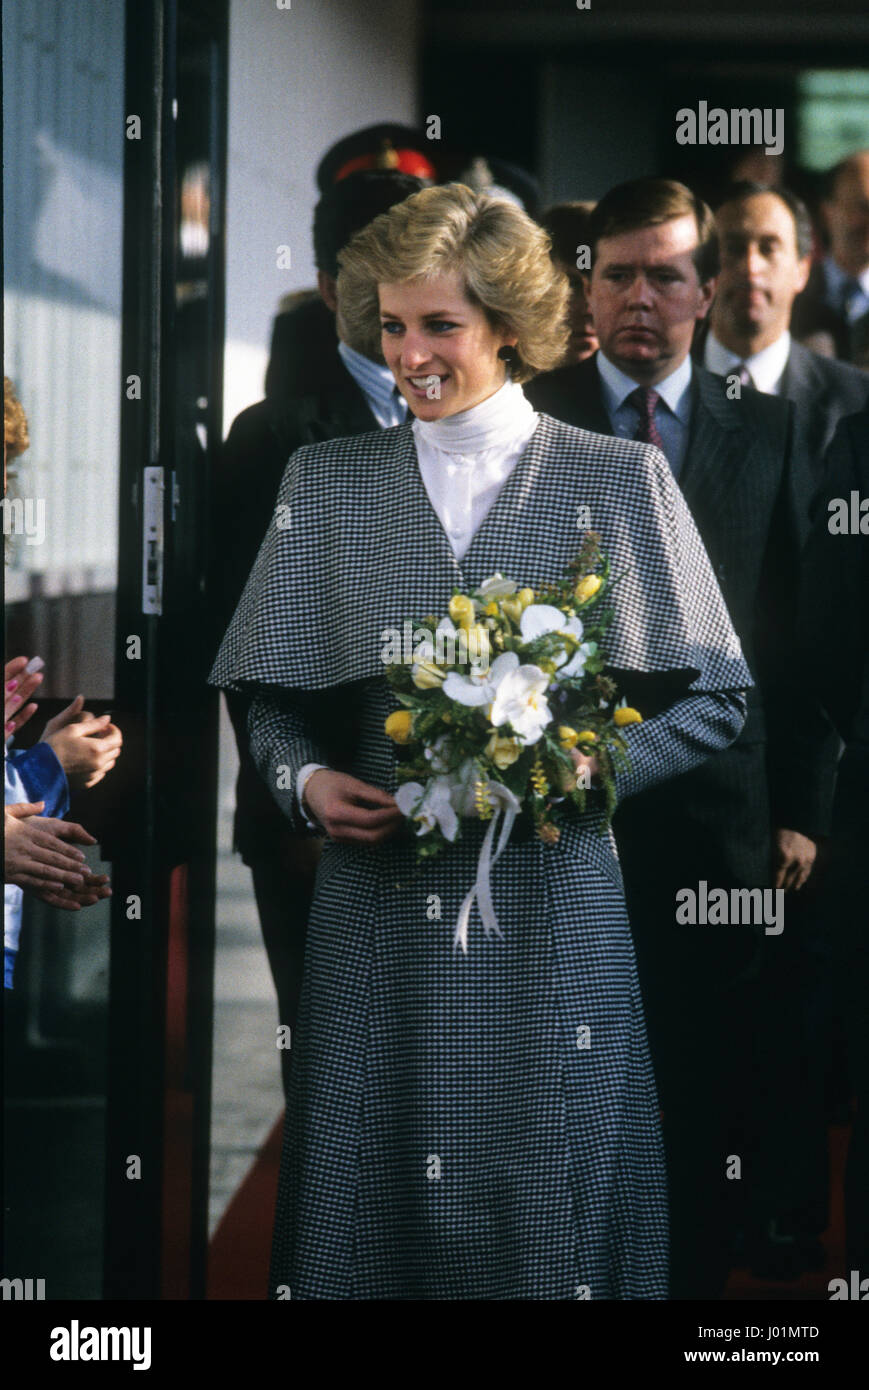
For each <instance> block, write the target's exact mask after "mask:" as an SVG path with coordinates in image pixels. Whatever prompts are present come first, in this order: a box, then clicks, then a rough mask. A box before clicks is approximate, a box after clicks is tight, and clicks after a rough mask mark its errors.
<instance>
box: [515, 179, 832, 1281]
mask: <svg viewBox="0 0 869 1390" xmlns="http://www.w3.org/2000/svg"><path fill="white" fill-rule="evenodd" d="M590 239H591V255H592V270H591V275H590V277H589V282H588V295H589V303H590V306H591V311H592V315H593V318H594V324H595V329H596V331H597V336H598V339H599V341H600V351H599V352H598V353H597V354H596V356H595V357H593V358H590V359H588V360H587V361H585V362H581V363H579V364H578V365H575V366H571V367H562V368H560V369H559V370H558V371H556V372H552V373H549V374H548V375H546V376H542V377H538V378H536V379H535V380H534V381H532V382H531V383H530V384H529V386H528V387H527V394H528V396H529V397H530V399H531V401H532V402H533V404H534V405H535V406H536V408H537V409H539V410H542V411H545V412H548V413H549V414H551V415H554V416H556V418H558V419H561V420H565V421H567V422H568V423H570V424H573V425H578V426H580V427H581V428H584V429H589V430H596V431H599V432H602V433H605V434H622V435H626V436H629V437H633V438H637V439H641V440H644V441H646V442H650V443H652V444H655V445H657V446H658V447H659V448H660V449H661V450H662V452H663V453H664V454H665V456H666V458H667V460H668V462H669V464H670V467H671V469H672V470H673V473H674V474H675V476H676V478H677V479H678V481H679V484H680V486H681V488H682V491H683V493H684V495H685V499H686V501H687V502H688V505H689V507H690V508H691V511H692V513H693V516H694V519H695V522H696V524H697V527H698V530H699V532H700V535H701V537H702V539H703V541H704V544H705V545H706V548H707V550H708V552H709V556H710V559H711V561H712V564H713V568H714V569H715V572H716V574H717V576H718V580H719V583H720V585H721V589H722V592H723V594H724V598H725V600H726V602H727V605H728V608H729V611H730V616H731V619H732V621H733V625H734V627H735V628H736V631H737V633H738V634H739V637H740V640H741V642H742V645H743V650H744V652H745V656H746V659H747V661H748V664H749V666H750V668H751V670H752V673H753V675H754V678H755V681H756V686H755V688H754V689H753V690H751V691H749V695H748V702H749V703H748V717H747V720H746V724H745V727H744V729H743V732H742V733H741V734H740V736H739V738H738V739H737V740H736V742H735V743H734V744H733V745H732V746H731V747H730V748H729V749H728V750H727V751H726V752H724V753H722V754H720V755H717V756H716V757H714V758H711V759H710V760H709V761H708V762H706V763H704V764H703V765H702V766H701V767H699V768H697V769H696V770H695V771H694V772H692V773H689V774H688V775H683V776H680V777H677V778H674V779H672V780H671V781H669V782H667V783H665V784H663V785H662V786H659V787H658V788H656V789H654V790H652V791H651V792H649V793H645V794H643V795H641V796H639V797H636V798H634V799H633V804H631V802H626V803H625V804H624V806H623V807H621V808H620V809H619V811H618V813H617V816H616V820H615V825H614V829H615V834H616V839H617V842H618V846H619V855H620V858H621V862H622V870H623V874H624V879H625V889H626V894H627V900H628V909H629V915H630V918H631V922H632V925H633V929H634V935H635V942H636V948H637V962H638V967H639V973H640V983H641V986H642V990H643V998H644V1005H645V1008H646V1016H647V1022H648V1027H649V1039H650V1044H651V1049H652V1058H653V1062H654V1064H655V1070H656V1076H657V1080H658V1087H659V1094H660V1098H661V1102H662V1106H663V1113H664V1137H665V1144H666V1146H667V1157H668V1170H669V1182H670V1203H671V1222H672V1235H671V1296H672V1297H674V1298H716V1297H718V1296H720V1294H721V1292H722V1291H723V1287H724V1283H725V1282H726V1276H727V1271H728V1268H729V1264H730V1257H731V1249H730V1242H731V1235H732V1230H731V1226H732V1224H733V1223H732V1219H731V1215H730V1213H729V1210H728V1208H729V1205H730V1204H732V1203H733V1202H734V1201H735V1200H736V1196H737V1193H738V1191H740V1190H745V1189H748V1190H749V1191H748V1192H747V1194H746V1195H747V1198H748V1200H749V1204H750V1188H751V1181H752V1176H753V1173H752V1168H751V1162H750V1155H749V1153H748V1151H747V1148H746V1145H745V1143H743V1142H741V1141H738V1140H737V1138H736V1130H737V1128H738V1125H739V1122H740V1120H741V1118H742V1116H743V1112H744V1102H745V1097H744V1095H743V1094H742V1092H743V1091H744V1090H745V1088H746V1086H747V1084H748V1079H749V1077H750V1071H749V1069H748V1060H747V1058H745V1057H743V1055H742V1054H743V1053H744V1052H745V1050H746V1044H747V1036H748V1034H749V1033H750V1030H751V1027H752V1023H753V1018H752V1008H751V1002H752V1001H751V991H750V987H749V986H748V984H747V983H746V979H747V976H748V975H750V974H751V973H752V971H753V970H755V969H756V966H757V957H758V954H759V953H758V949H757V947H758V937H759V933H758V930H757V926H756V925H754V926H752V925H746V923H745V922H744V921H741V922H740V921H737V922H731V923H729V924H728V925H727V926H713V925H711V924H709V925H700V924H698V925H695V926H686V925H680V924H679V923H678V921H677V917H676V911H675V902H676V894H677V893H678V892H679V891H680V889H683V890H684V889H685V888H693V890H694V891H695V892H699V891H703V889H701V888H700V885H701V884H703V888H704V889H705V888H706V887H707V886H708V888H709V889H711V888H712V887H713V886H714V887H716V888H722V889H724V890H725V892H728V890H734V889H735V890H739V889H751V888H760V889H764V888H766V889H770V890H771V889H773V888H775V889H781V890H797V889H799V888H800V887H801V886H802V885H803V883H805V882H806V880H807V878H808V876H809V874H810V873H811V870H812V865H813V862H814V858H815V852H816V845H815V842H816V840H817V839H818V837H819V835H820V834H822V833H824V831H825V830H826V826H827V819H828V812H829V807H828V805H827V804H826V802H827V801H828V799H829V787H828V786H827V784H826V782H825V778H824V773H825V765H824V762H823V759H822V758H821V757H820V756H818V757H816V756H815V748H814V742H813V731H814V730H815V728H816V727H817V728H819V730H820V732H821V733H826V726H825V725H824V723H823V720H822V718H821V713H820V709H819V707H818V703H817V701H816V700H812V699H810V698H809V697H808V696H806V694H805V692H804V690H803V688H802V687H803V682H801V680H800V671H799V667H798V665H797V663H796V661H795V657H794V650H795V637H794V629H795V617H796V603H797V595H798V591H799V579H800V551H801V547H802V544H803V541H804V538H805V535H806V533H807V529H808V509H809V504H810V500H811V496H812V493H813V490H814V484H813V479H812V470H811V467H810V464H809V461H808V459H807V457H806V455H805V451H804V448H803V446H802V443H801V441H800V440H799V438H798V435H797V432H796V427H795V413H794V408H793V406H792V405H791V403H790V402H788V401H785V400H777V399H775V398H773V397H770V396H764V395H761V393H760V392H758V391H754V390H752V389H751V388H750V387H745V388H742V387H740V388H739V390H738V392H736V393H734V392H733V391H732V390H730V389H729V388H728V385H727V383H726V381H724V380H722V379H721V378H720V377H717V376H715V375H713V374H712V373H711V372H707V371H705V370H704V369H703V368H702V367H698V366H696V365H694V364H693V363H692V360H691V343H692V338H693V335H694V330H695V326H696V325H697V324H698V323H699V322H702V320H703V319H704V318H705V316H706V314H707V313H708V311H709V307H710V305H711V303H712V299H713V294H714V289H715V279H714V277H715V274H716V271H717V268H718V248H717V239H716V233H715V225H714V219H713V217H712V213H711V211H710V210H709V208H708V207H707V206H706V205H705V203H703V202H701V201H700V200H699V199H698V198H696V197H695V195H694V194H693V193H692V192H691V190H690V189H688V188H686V187H685V186H684V185H682V184H678V183H675V182H672V181H670V180H665V179H640V180H635V181H633V182H631V183H628V184H623V185H621V186H620V187H618V188H615V189H613V190H611V191H610V192H609V193H608V194H607V195H606V196H605V197H604V198H603V199H602V200H601V202H600V203H598V205H597V207H596V209H595V211H594V213H593V214H592V219H591V229H590ZM734 397H736V398H734ZM581 500H582V480H581V478H578V479H577V493H576V496H575V498H574V499H565V505H566V506H567V505H570V503H571V501H573V502H576V503H579V502H581ZM591 521H592V525H594V518H593V517H592V519H591ZM602 540H603V545H604V548H606V536H604V537H603V538H602ZM631 679H633V678H629V684H628V686H627V688H626V694H627V696H628V700H629V703H631V704H635V705H637V707H638V708H639V709H640V710H641V711H643V709H644V708H645V711H646V713H647V714H648V713H652V712H653V710H654V705H655V701H656V700H657V699H658V698H659V692H658V691H657V690H656V688H655V681H654V680H653V679H652V678H651V677H646V678H643V680H642V681H637V682H636V684H635V687H634V689H633V697H632V687H631V684H630V680H631ZM680 679H681V680H685V679H690V673H687V674H686V673H678V672H669V673H667V672H662V673H659V676H658V677H657V681H658V684H659V685H663V684H666V682H668V681H670V682H672V681H676V682H678V681H679V680H680ZM797 734H799V736H800V747H801V749H802V750H803V751H804V756H803V757H802V758H801V760H800V764H799V766H797V765H795V759H794V756H793V749H794V746H795V742H796V739H797ZM728 896H729V897H730V900H731V901H732V899H733V894H732V891H730V892H729V894H728ZM760 940H761V941H763V940H764V937H763V936H760ZM737 1177H739V1178H740V1179H741V1181H739V1182H737V1181H736V1180H735V1179H736V1178H737ZM755 1215H757V1214H755Z"/></svg>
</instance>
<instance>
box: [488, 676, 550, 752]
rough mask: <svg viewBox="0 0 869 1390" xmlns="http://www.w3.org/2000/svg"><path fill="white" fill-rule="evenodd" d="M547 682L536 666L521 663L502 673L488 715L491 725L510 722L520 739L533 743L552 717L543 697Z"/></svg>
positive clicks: (496, 725)
mask: <svg viewBox="0 0 869 1390" xmlns="http://www.w3.org/2000/svg"><path fill="white" fill-rule="evenodd" d="M548 685H549V677H548V676H547V675H546V672H545V671H541V669H540V667H539V666H520V667H519V668H518V670H514V671H512V672H511V673H510V674H509V675H507V676H505V677H504V679H503V680H502V681H501V682H500V684H499V686H498V691H497V694H496V696H495V699H494V701H493V704H492V713H491V715H490V716H489V717H490V719H491V722H492V724H493V726H494V727H495V728H496V729H498V728H500V727H501V725H502V724H512V726H513V731H514V733H515V734H516V737H517V738H518V739H519V742H520V743H522V744H525V745H526V746H527V745H528V744H530V743H536V742H537V740H538V739H539V738H540V736H541V735H542V733H543V730H544V729H545V728H546V725H547V724H548V723H549V722H550V720H551V719H552V711H551V710H550V708H549V705H548V704H547V703H546V700H545V698H544V695H545V691H546V689H547V687H548Z"/></svg>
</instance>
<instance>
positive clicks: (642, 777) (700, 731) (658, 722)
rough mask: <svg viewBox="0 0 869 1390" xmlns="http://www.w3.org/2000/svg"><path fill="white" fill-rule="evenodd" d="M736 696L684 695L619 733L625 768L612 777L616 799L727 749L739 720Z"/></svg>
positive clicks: (741, 710) (741, 712)
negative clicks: (627, 763) (627, 761)
mask: <svg viewBox="0 0 869 1390" xmlns="http://www.w3.org/2000/svg"><path fill="white" fill-rule="evenodd" d="M745 708H746V699H745V695H744V693H743V692H742V691H738V690H736V691H720V692H713V693H709V694H703V695H688V696H686V698H685V699H683V700H677V702H676V703H675V704H674V705H672V706H671V707H670V708H669V709H667V710H665V711H664V712H663V713H661V714H657V715H655V716H654V717H653V718H652V719H648V720H644V722H643V723H642V724H631V725H628V727H627V728H626V729H625V730H624V733H625V742H626V743H627V745H628V755H629V757H630V766H629V767H628V768H626V769H625V770H623V771H621V772H619V773H618V774H617V775H616V795H617V797H618V799H619V801H622V800H624V798H625V797H626V796H634V795H636V793H637V792H641V791H645V790H646V788H647V787H653V786H654V785H655V784H656V783H657V782H664V781H667V780H669V778H671V777H678V776H679V775H680V774H681V773H683V772H690V770H691V769H692V768H694V767H697V766H698V765H699V764H700V763H702V762H704V761H705V759H706V758H708V757H710V756H711V755H712V754H713V753H718V752H720V751H721V750H722V749H724V748H727V747H728V746H729V745H730V744H731V743H732V742H733V741H734V739H735V738H736V736H737V734H738V733H739V731H740V729H741V728H742V725H743V722H744V720H745Z"/></svg>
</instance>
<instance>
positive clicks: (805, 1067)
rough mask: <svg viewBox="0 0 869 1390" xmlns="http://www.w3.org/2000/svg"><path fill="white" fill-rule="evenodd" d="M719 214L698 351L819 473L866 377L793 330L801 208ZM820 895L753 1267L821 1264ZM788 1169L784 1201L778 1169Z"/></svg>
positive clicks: (778, 1016)
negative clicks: (711, 289) (779, 403)
mask: <svg viewBox="0 0 869 1390" xmlns="http://www.w3.org/2000/svg"><path fill="white" fill-rule="evenodd" d="M715 222H716V226H717V229H718V240H719V246H720V253H721V269H720V273H719V276H718V286H717V290H716V294H715V300H714V302H713V305H712V309H711V311H710V314H709V332H708V334H706V335H705V339H704V340H703V341H702V342H701V343H700V344H698V343H695V355H696V356H697V359H698V360H699V361H702V362H703V364H704V365H705V366H706V367H707V368H708V369H709V370H710V371H713V372H717V373H719V374H720V375H721V376H728V375H732V374H736V375H737V376H739V377H740V378H741V379H742V380H745V379H748V380H749V382H750V384H751V385H752V386H755V387H757V389H758V390H760V391H764V392H767V393H768V394H771V395H780V396H784V397H786V398H787V399H789V400H792V401H793V402H794V404H795V405H796V408H797V414H798V419H799V421H800V424H801V426H802V429H803V432H804V436H805V438H806V440H807V443H808V447H809V451H810V454H811V455H812V458H813V460H814V461H816V463H817V464H818V467H819V477H820V469H821V465H822V463H823V459H824V454H825V452H826V450H827V447H828V446H829V444H830V441H831V440H832V438H833V434H834V432H835V428H836V425H837V423H838V421H839V420H840V419H841V418H842V417H843V416H845V415H851V414H854V413H855V412H856V411H860V410H865V409H866V408H867V407H869V375H867V374H866V373H865V372H862V371H860V370H858V368H856V367H852V366H850V365H848V364H847V363H845V362H836V361H834V360H831V359H830V358H828V357H822V356H820V355H819V354H818V353H816V352H812V351H810V349H809V348H807V347H804V346H802V345H801V344H799V343H797V342H794V340H793V339H792V337H791V334H790V331H789V324H790V317H791V311H792V307H793V303H794V299H795V297H796V295H797V294H798V293H799V291H800V290H801V289H802V288H803V286H804V285H805V283H806V280H807V278H808V274H809V268H810V265H811V249H812V224H811V220H810V218H809V214H808V210H807V208H806V207H805V205H804V204H803V203H802V202H801V201H800V199H799V198H797V197H795V196H794V195H793V194H792V193H790V192H788V191H787V190H786V189H783V188H777V189H772V188H765V187H764V186H763V185H762V184H752V183H741V184H736V185H734V186H733V187H732V188H730V189H729V190H728V191H727V193H726V195H725V198H724V201H723V202H722V203H721V204H720V206H719V207H718V210H717V212H716V214H715ZM828 748H829V758H830V779H831V782H832V779H833V776H834V767H835V763H836V760H837V758H838V751H839V747H838V739H837V738H835V737H834V736H831V737H830V740H829V745H828ZM824 893H825V881H824V874H823V873H821V874H820V875H818V874H817V873H816V874H815V876H814V881H813V884H812V891H810V892H809V893H808V894H807V895H805V896H804V897H803V899H802V901H801V903H800V904H799V905H795V910H794V911H793V912H792V913H791V917H790V922H789V925H790V928H791V929H790V931H789V932H788V935H787V937H786V938H784V939H783V940H782V942H781V943H780V944H779V947H778V949H777V950H776V951H775V952H772V953H770V958H769V960H768V962H767V970H766V972H765V976H764V979H763V982H762V984H761V992H762V996H763V1000H764V1002H763V1004H762V1006H761V1010H760V1013H761V1016H762V1019H763V1027H764V1038H763V1043H762V1046H761V1049H760V1050H761V1055H762V1057H763V1059H764V1063H765V1065H766V1067H767V1069H768V1074H769V1080H768V1084H767V1091H768V1095H769V1100H768V1102H767V1103H766V1104H765V1106H764V1113H765V1116H766V1135H767V1138H766V1142H765V1144H764V1149H765V1152H766V1159H767V1162H766V1169H767V1174H768V1179H767V1186H768V1191H769V1197H768V1208H769V1213H770V1218H771V1219H773V1220H774V1221H775V1236H776V1239H773V1240H770V1243H769V1248H768V1249H766V1250H759V1249H756V1250H755V1252H754V1267H755V1269H756V1270H757V1271H758V1272H760V1271H761V1270H766V1271H767V1272H769V1273H770V1274H774V1273H777V1274H779V1275H780V1276H782V1277H786V1276H787V1275H788V1274H796V1273H798V1272H799V1261H800V1255H801V1249H802V1252H803V1253H804V1254H805V1255H806V1256H807V1257H809V1258H814V1260H815V1262H818V1261H819V1259H820V1255H821V1252H820V1248H819V1246H818V1245H817V1241H818V1238H819V1236H820V1234H821V1232H822V1231H823V1230H824V1228H825V1227H826V1225H827V1222H828V1219H829V1210H828V1204H829V1199H828V1194H829V1161H828V1143H827V1105H826V1098H825V1089H826V1083H827V1079H828V1072H829V1071H830V1054H831V1048H832V1042H831V1041H830V1040H831V1039H832V1037H833V1027H832V1019H831V1018H830V1016H829V999H830V984H829V947H828V941H827V933H826V932H825V930H824V928H823V920H824V917H825V915H826V914H825V912H824ZM825 1043H826V1046H825ZM785 1168H787V1171H788V1173H789V1175H790V1183H789V1191H788V1197H787V1203H786V1206H785V1207H783V1206H782V1197H781V1192H780V1184H779V1180H778V1174H779V1173H780V1172H781V1171H782V1170H783V1169H785ZM777 1194H778V1196H777ZM788 1236H790V1237H791V1240H790V1242H789V1240H788Z"/></svg>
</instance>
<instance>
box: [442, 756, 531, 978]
mask: <svg viewBox="0 0 869 1390" xmlns="http://www.w3.org/2000/svg"><path fill="white" fill-rule="evenodd" d="M486 790H487V791H488V793H489V797H490V799H491V800H492V801H494V802H495V803H496V806H495V811H494V814H493V816H492V819H491V820H490V821H489V828H488V829H487V831H486V834H485V836H484V838H483V843H482V845H481V846H480V857H479V859H478V861H477V879H476V882H475V884H474V886H473V888H472V889H471V891H470V892H469V893H468V894H467V896H466V898H465V900H464V902H463V903H462V905H461V907H460V909H459V915H458V918H457V920H456V931H455V936H454V937H453V945H454V947H455V948H456V950H458V949H459V947H461V949H462V951H463V952H464V954H465V955H467V954H468V923H469V921H470V917H471V908H472V907H473V905H474V899H475V898H476V899H477V900H478V906H479V909H480V918H481V920H482V923H483V930H484V932H485V933H486V937H487V938H488V937H490V936H492V935H493V934H494V935H495V936H500V937H502V938H503V935H504V933H503V932H502V931H501V929H500V927H499V926H498V918H497V917H496V916H495V909H494V907H493V905H492V887H491V882H490V877H489V876H490V873H491V870H492V869H493V868H494V867H495V865H496V864H497V862H498V860H499V859H500V857H501V854H502V853H503V851H504V850H505V849H506V848H507V841H508V840H509V838H510V833H511V831H512V829H513V822H514V821H515V819H516V815H517V813H518V811H519V810H520V808H521V804H522V803H521V802H520V801H519V798H518V797H516V796H514V795H513V793H512V792H511V791H510V790H509V789H508V788H507V787H505V786H504V785H503V784H502V783H501V782H488V783H487V784H486ZM502 815H503V822H502V824H501V834H500V836H499V837H498V848H497V849H496V850H495V852H494V854H493V853H492V845H493V844H494V842H495V832H496V830H497V829H498V823H499V822H500V821H501V817H502Z"/></svg>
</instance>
